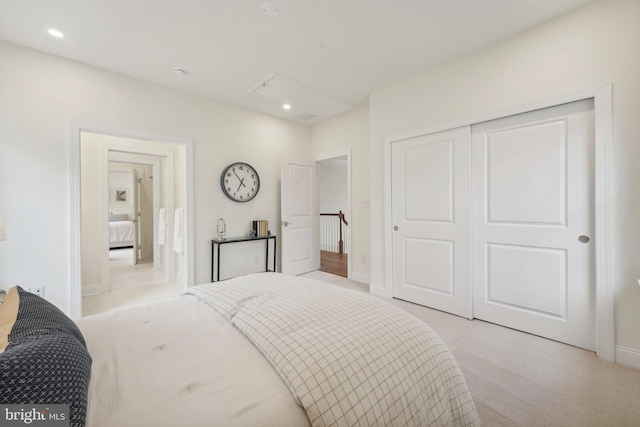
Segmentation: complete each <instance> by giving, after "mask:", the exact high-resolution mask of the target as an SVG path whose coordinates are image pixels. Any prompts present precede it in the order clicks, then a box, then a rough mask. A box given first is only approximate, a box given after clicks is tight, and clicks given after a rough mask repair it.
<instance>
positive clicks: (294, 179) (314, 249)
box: [280, 161, 320, 274]
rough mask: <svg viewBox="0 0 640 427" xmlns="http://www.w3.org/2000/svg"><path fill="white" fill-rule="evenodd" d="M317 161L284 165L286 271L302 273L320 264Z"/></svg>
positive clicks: (283, 255) (281, 234)
mask: <svg viewBox="0 0 640 427" xmlns="http://www.w3.org/2000/svg"><path fill="white" fill-rule="evenodd" d="M315 177H316V172H315V165H314V164H313V163H311V162H301V161H284V162H283V163H282V168H281V177H280V178H281V181H280V191H281V215H282V220H281V225H282V228H281V233H280V236H281V242H282V244H281V248H282V272H283V273H287V274H302V273H308V272H309V271H313V270H316V269H317V268H318V267H319V264H320V249H319V243H318V233H317V228H318V227H317V223H316V222H317V221H316V218H317V216H318V213H317V212H316V194H315V188H316V183H315Z"/></svg>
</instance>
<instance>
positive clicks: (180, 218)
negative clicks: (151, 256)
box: [173, 209, 184, 254]
mask: <svg viewBox="0 0 640 427" xmlns="http://www.w3.org/2000/svg"><path fill="white" fill-rule="evenodd" d="M183 235H184V209H176V213H175V221H174V223H173V251H174V252H177V253H179V254H181V253H182V241H183V238H182V237H183Z"/></svg>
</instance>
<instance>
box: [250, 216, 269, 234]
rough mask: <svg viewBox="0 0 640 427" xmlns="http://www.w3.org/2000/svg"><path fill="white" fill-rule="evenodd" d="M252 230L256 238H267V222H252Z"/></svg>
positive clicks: (260, 220)
mask: <svg viewBox="0 0 640 427" xmlns="http://www.w3.org/2000/svg"><path fill="white" fill-rule="evenodd" d="M252 230H253V231H254V232H255V236H256V237H267V235H268V234H269V221H267V220H264V219H259V220H256V221H253V228H252Z"/></svg>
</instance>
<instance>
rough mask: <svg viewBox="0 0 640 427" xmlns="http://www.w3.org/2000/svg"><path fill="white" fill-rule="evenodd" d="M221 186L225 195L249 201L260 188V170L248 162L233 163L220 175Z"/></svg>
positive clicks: (239, 200) (240, 200)
mask: <svg viewBox="0 0 640 427" xmlns="http://www.w3.org/2000/svg"><path fill="white" fill-rule="evenodd" d="M220 186H221V187H222V192H223V193H224V195H225V196H227V197H228V198H230V199H231V200H233V201H234V202H248V201H249V200H251V199H253V198H254V197H256V194H258V190H260V178H259V177H258V172H256V170H255V169H254V168H253V167H252V166H251V165H248V164H247V163H242V162H238V163H233V164H231V165H229V166H227V167H226V168H225V169H224V170H223V171H222V175H220Z"/></svg>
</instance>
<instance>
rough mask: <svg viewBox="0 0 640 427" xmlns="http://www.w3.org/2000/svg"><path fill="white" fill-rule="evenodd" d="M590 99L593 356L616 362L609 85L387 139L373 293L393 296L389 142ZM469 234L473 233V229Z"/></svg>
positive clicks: (611, 120) (611, 138) (385, 141)
mask: <svg viewBox="0 0 640 427" xmlns="http://www.w3.org/2000/svg"><path fill="white" fill-rule="evenodd" d="M585 99H593V102H594V115H595V117H594V120H595V135H594V137H595V148H594V149H595V153H594V160H595V189H594V190H595V212H594V214H595V216H594V217H595V270H596V271H595V286H596V290H595V292H596V354H597V356H598V357H599V358H601V359H604V360H607V361H611V362H613V361H615V342H614V340H615V333H614V292H613V287H612V283H611V226H610V224H611V221H610V220H611V217H612V215H611V199H610V197H611V191H610V188H611V170H612V160H611V158H612V154H611V151H612V149H611V146H612V142H613V102H612V101H613V85H612V84H611V83H609V84H605V85H600V86H595V87H591V88H587V89H584V90H580V91H575V92H571V93H567V94H563V95H558V96H555V97H552V98H546V99H543V100H538V101H533V102H529V103H526V104H522V105H517V106H514V107H510V108H506V109H504V110H500V111H495V112H492V113H487V114H483V115H479V116H475V117H469V118H466V119H462V120H459V121H455V122H452V123H446V124H443V125H439V126H433V127H430V128H427V129H422V130H418V131H414V132H410V133H406V134H402V135H396V136H391V137H388V138H385V140H384V144H383V150H384V189H383V192H384V211H383V213H382V215H383V220H384V233H383V234H384V236H383V239H384V287H383V288H379V287H378V288H373V287H372V289H371V291H372V293H377V294H380V295H383V296H386V297H392V256H393V254H392V247H391V243H392V236H391V227H392V216H391V212H392V210H391V208H392V194H391V145H392V144H393V143H395V142H400V141H402V140H405V139H408V138H415V137H417V136H420V135H427V134H432V133H437V132H441V131H445V130H449V129H454V128H458V127H462V126H471V125H474V124H477V123H482V122H486V121H490V120H495V119H499V118H502V117H506V116H512V115H516V114H522V113H527V112H530V111H534V110H540V109H543V108H548V107H555V106H557V105H562V104H567V103H570V102H574V101H582V100H585ZM472 233H473V231H472Z"/></svg>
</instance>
